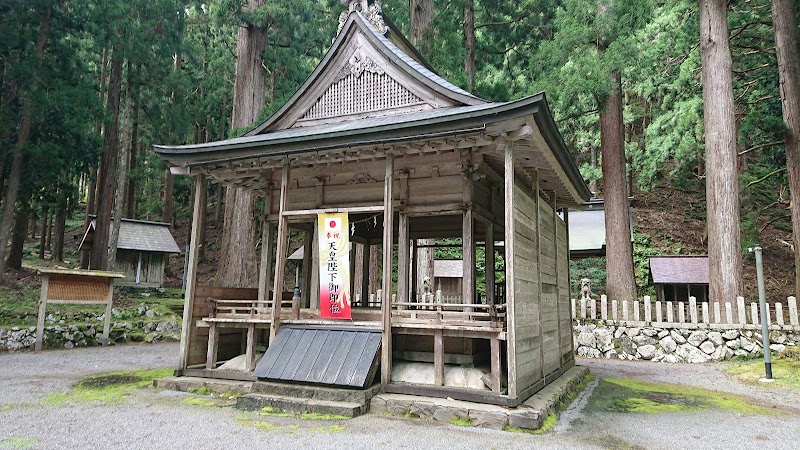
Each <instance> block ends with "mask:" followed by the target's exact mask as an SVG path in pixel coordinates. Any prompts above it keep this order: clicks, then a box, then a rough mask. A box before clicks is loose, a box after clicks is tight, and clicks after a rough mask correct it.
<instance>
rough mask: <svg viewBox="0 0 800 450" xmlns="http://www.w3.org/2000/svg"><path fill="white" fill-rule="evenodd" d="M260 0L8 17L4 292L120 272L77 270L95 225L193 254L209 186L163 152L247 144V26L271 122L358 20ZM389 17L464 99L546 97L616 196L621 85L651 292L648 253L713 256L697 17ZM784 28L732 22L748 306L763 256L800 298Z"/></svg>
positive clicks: (28, 10)
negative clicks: (131, 226) (613, 178)
mask: <svg viewBox="0 0 800 450" xmlns="http://www.w3.org/2000/svg"><path fill="white" fill-rule="evenodd" d="M251 2H252V0H251ZM243 3H246V2H241V1H238V0H210V1H206V2H192V1H174V0H126V1H120V0H106V1H103V2H96V1H91V0H3V1H2V2H0V192H2V193H3V197H2V208H3V215H2V219H0V242H5V241H7V240H10V246H9V247H8V248H7V249H6V248H5V246H0V264H5V267H7V268H8V269H9V271H8V272H7V273H6V274H5V275H4V277H5V278H3V282H4V283H6V284H8V283H13V282H14V280H18V279H26V278H30V270H26V267H28V266H29V265H42V264H43V261H44V260H49V261H51V263H56V264H57V263H60V262H62V261H65V260H66V261H65V262H66V264H67V265H70V266H77V265H79V264H80V263H81V262H83V263H87V262H89V260H92V259H94V260H95V262H94V263H93V264H92V266H93V267H105V266H106V265H107V262H104V260H105V258H106V256H107V255H100V254H98V255H91V254H88V253H86V254H83V255H78V254H77V244H78V242H79V239H80V237H81V236H82V234H83V230H84V229H85V226H86V223H87V222H86V220H87V215H88V214H94V213H99V214H100V216H101V217H111V215H112V214H111V212H112V211H115V212H117V214H116V216H117V217H120V216H123V217H128V218H135V219H145V220H160V221H165V222H170V223H172V224H174V226H175V234H176V236H177V238H178V241H179V243H180V244H181V246H182V247H183V246H184V245H185V244H186V229H187V224H188V221H189V220H190V216H191V211H190V205H191V202H190V198H191V183H190V180H188V179H186V178H183V177H175V178H173V177H172V176H171V175H170V174H169V171H168V170H167V168H166V166H165V165H164V163H163V162H162V161H161V160H160V159H159V158H157V157H156V156H155V155H154V153H153V152H152V151H151V150H150V146H151V145H152V144H181V143H199V142H208V141H212V140H219V139H223V138H227V137H236V136H240V135H242V134H243V133H244V132H245V131H247V129H248V128H247V127H232V126H231V116H232V111H231V110H232V107H233V103H234V98H233V97H234V94H233V93H234V83H235V79H236V72H235V67H236V58H237V31H238V29H239V28H240V27H245V28H247V27H253V26H257V27H259V28H260V29H262V30H264V31H265V36H266V42H265V43H264V44H265V45H264V50H263V52H262V53H261V58H262V68H263V75H264V103H265V105H264V107H263V109H262V110H261V113H260V117H259V120H262V119H264V118H266V117H267V116H268V115H269V114H270V113H271V112H273V111H275V110H276V109H277V108H278V107H280V106H281V105H282V104H283V103H284V102H285V101H286V100H287V99H288V98H289V97H290V96H291V95H292V93H294V91H295V90H296V89H297V88H298V86H299V85H300V84H301V83H302V82H303V81H304V80H305V78H306V77H307V76H308V74H310V72H311V71H312V70H313V68H314V67H315V65H316V64H317V63H318V62H319V60H320V59H321V58H322V56H323V55H324V53H325V51H326V50H327V49H328V48H329V47H330V45H331V41H332V38H333V36H334V35H335V32H336V26H337V25H338V21H337V18H338V16H339V13H340V11H341V10H342V6H341V5H340V2H339V1H337V0H307V1H301V0H274V1H266V2H263V1H262V2H260V3H261V5H260V7H259V8H257V9H255V10H254V11H248V10H247V8H243ZM784 3H789V4H790V5H791V6H793V7H794V8H795V9H796V8H797V4H798V2H797V1H796V0H788V1H787V0H784ZM383 9H384V12H385V15H386V16H387V17H388V18H389V19H390V20H391V21H392V22H394V23H395V24H396V25H397V26H398V27H399V28H400V30H402V31H403V33H404V34H405V35H407V36H410V38H411V40H412V42H415V43H416V45H417V47H418V48H419V50H420V51H421V53H422V54H423V55H424V56H425V57H426V58H427V59H428V61H429V62H430V63H431V65H432V66H433V67H434V68H436V69H437V71H438V73H439V74H440V75H441V76H442V77H444V78H445V79H447V80H449V81H451V82H453V83H455V84H456V85H458V86H461V87H463V88H465V89H467V90H469V91H472V92H474V93H475V94H476V95H478V96H480V97H482V98H485V99H488V100H492V101H508V100H513V99H517V98H520V97H523V96H526V95H530V94H534V93H538V92H540V91H545V92H546V94H547V99H548V103H549V104H550V107H551V108H552V110H553V112H554V114H555V117H556V121H557V124H558V127H559V129H560V130H561V133H562V134H563V136H564V139H565V141H566V142H567V146H568V148H569V149H570V150H571V151H572V152H573V156H574V157H575V159H576V161H577V162H578V164H579V166H580V169H581V172H582V174H583V175H584V177H585V179H586V180H587V181H588V182H589V184H590V186H591V188H592V190H594V191H596V192H597V196H598V197H602V196H603V195H604V194H605V193H606V192H605V191H606V190H608V188H609V186H604V183H603V181H604V180H603V176H602V170H601V166H602V152H601V139H600V115H601V113H603V112H604V111H605V102H606V100H607V98H608V97H609V96H610V95H611V93H612V92H613V91H614V89H615V83H614V82H612V81H613V80H615V78H614V77H615V76H618V78H616V79H617V80H618V83H619V86H620V89H619V93H620V94H621V103H622V121H621V123H620V125H621V133H622V136H623V137H624V158H625V161H626V171H627V172H626V182H625V183H624V185H623V186H622V187H621V188H620V187H615V189H624V190H625V194H630V195H633V196H634V197H635V198H636V199H637V200H636V208H635V209H634V245H633V260H634V268H635V272H636V277H637V286H638V289H639V294H640V295H641V294H646V293H651V292H652V290H651V288H649V287H648V283H647V258H646V257H647V256H648V255H651V254H704V253H706V252H707V242H708V235H707V230H706V198H705V184H706V169H707V168H706V151H705V149H706V146H705V135H704V124H703V118H704V103H703V92H702V84H701V77H702V63H701V46H700V17H699V16H700V6H699V3H698V2H693V1H685V0H675V1H655V0H634V1H626V2H613V1H602V0H601V1H579V0H563V1H557V0H550V1H533V0H515V1H506V0H492V1H481V0H435V1H434V0H427V1H426V0H384V1H383ZM410 12H413V14H410ZM772 13H773V9H772V5H771V2H770V1H767V0H750V1H741V2H732V3H731V4H729V5H728V7H727V22H728V30H729V36H730V39H729V43H730V49H731V56H732V62H733V64H732V67H731V75H732V81H733V98H734V104H735V127H736V130H735V132H736V151H737V171H738V184H739V205H740V222H739V225H740V227H739V229H740V231H741V252H742V257H743V258H744V263H745V270H744V293H745V295H746V296H747V297H748V298H750V299H754V298H755V297H756V286H755V273H754V269H753V267H754V264H753V260H752V256H751V255H749V254H748V253H747V252H746V249H747V248H748V247H750V246H752V245H754V244H755V243H760V244H761V245H762V246H763V247H764V252H765V266H766V270H767V281H768V283H767V288H768V294H769V297H770V300H773V301H778V300H780V299H781V298H785V297H786V296H788V295H793V294H794V292H795V273H794V264H793V261H794V250H793V249H794V246H793V240H792V222H791V216H790V208H789V207H790V189H789V180H788V175H787V159H786V149H785V146H784V139H785V133H786V126H785V124H784V121H783V119H782V107H781V96H780V79H779V71H778V62H777V59H776V42H775V32H774V29H773V20H772ZM410 18H413V20H411V19H410ZM794 23H795V27H794V32H795V35H796V34H797V25H796V24H797V19H796V17H795V18H794ZM208 194H209V195H208V203H207V205H206V206H207V211H206V214H207V217H208V220H207V222H206V223H207V225H206V228H207V230H206V231H207V232H206V233H205V234H204V240H205V245H204V246H203V249H204V254H203V256H202V258H201V270H200V273H201V279H200V281H201V282H213V281H214V278H215V276H216V268H217V267H219V266H220V263H221V261H220V258H223V256H222V255H221V254H220V253H219V250H220V247H221V245H220V242H222V240H221V239H222V238H221V236H222V235H223V234H224V233H223V230H224V228H225V225H224V210H225V208H224V203H225V200H224V199H225V195H224V189H223V188H222V187H220V186H218V185H214V184H212V185H211V186H209V192H208ZM259 207H260V206H259V205H258V204H256V207H255V209H254V214H253V220H257V219H258V216H259V211H258V208H259ZM115 208H117V209H115ZM253 229H258V228H257V227H254V228H253ZM34 238H35V239H34ZM254 239H255V238H254ZM256 245H258V243H257V242H255V241H254V246H253V250H254V254H257V253H255V246H256ZM293 245H294V244H293ZM295 246H296V245H295ZM98 248H103V247H99V246H98ZM292 250H293V249H290V251H292ZM459 256H460V255H459V254H458V251H452V249H451V250H447V249H442V250H441V251H439V252H438V254H437V257H439V258H457V257H459ZM81 260H83V261H81ZM181 262H182V261H181V260H180V258H173V259H172V263H171V265H170V276H171V280H172V283H176V284H179V283H180V278H181V276H182V271H183V270H182V264H181ZM572 273H573V278H574V279H577V278H581V277H584V276H585V277H589V278H591V279H593V281H594V290H595V292H604V289H605V261H604V260H603V259H586V260H580V261H575V262H573V265H572ZM287 281H288V282H289V283H293V278H292V277H291V274H290V276H289V277H288V278H287ZM573 290H575V291H577V286H575V284H574V283H573Z"/></svg>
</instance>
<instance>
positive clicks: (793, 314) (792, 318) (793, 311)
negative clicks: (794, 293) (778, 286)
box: [742, 297, 800, 326]
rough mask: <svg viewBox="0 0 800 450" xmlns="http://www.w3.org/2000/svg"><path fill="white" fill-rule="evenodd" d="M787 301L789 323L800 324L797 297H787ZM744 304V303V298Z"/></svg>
mask: <svg viewBox="0 0 800 450" xmlns="http://www.w3.org/2000/svg"><path fill="white" fill-rule="evenodd" d="M786 302H787V303H788V304H789V324H790V325H794V326H798V325H800V322H799V321H798V317H797V297H787V299H786ZM742 304H744V299H742Z"/></svg>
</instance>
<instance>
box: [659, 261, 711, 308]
mask: <svg viewBox="0 0 800 450" xmlns="http://www.w3.org/2000/svg"><path fill="white" fill-rule="evenodd" d="M650 281H651V282H652V283H653V284H654V285H655V287H656V295H657V296H658V301H660V302H664V301H667V302H677V301H682V302H688V301H689V297H694V298H696V299H697V301H699V302H707V301H708V256H705V255H663V256H651V257H650Z"/></svg>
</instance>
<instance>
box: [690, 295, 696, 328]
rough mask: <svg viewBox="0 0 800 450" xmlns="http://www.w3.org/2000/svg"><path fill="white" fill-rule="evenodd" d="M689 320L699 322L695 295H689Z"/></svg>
mask: <svg viewBox="0 0 800 450" xmlns="http://www.w3.org/2000/svg"><path fill="white" fill-rule="evenodd" d="M689 320H691V321H692V323H697V299H696V298H694V297H689Z"/></svg>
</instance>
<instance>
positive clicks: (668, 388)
mask: <svg viewBox="0 0 800 450" xmlns="http://www.w3.org/2000/svg"><path fill="white" fill-rule="evenodd" d="M586 408H587V410H590V411H591V410H595V411H611V412H622V413H643V414H659V413H672V412H682V411H692V410H699V409H707V408H717V409H724V410H727V411H731V412H734V413H737V414H772V413H773V412H772V411H770V410H768V409H765V408H762V407H760V406H756V405H753V404H751V403H748V402H747V401H746V400H745V399H744V398H742V397H739V396H736V395H732V394H726V393H722V392H716V391H710V390H707V389H702V388H697V387H691V386H682V385H676V384H667V383H652V382H646V381H639V380H632V379H627V378H603V379H601V380H600V383H599V384H598V386H597V389H596V390H595V392H594V395H592V398H591V399H590V400H589V404H588V405H587V407H586Z"/></svg>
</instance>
